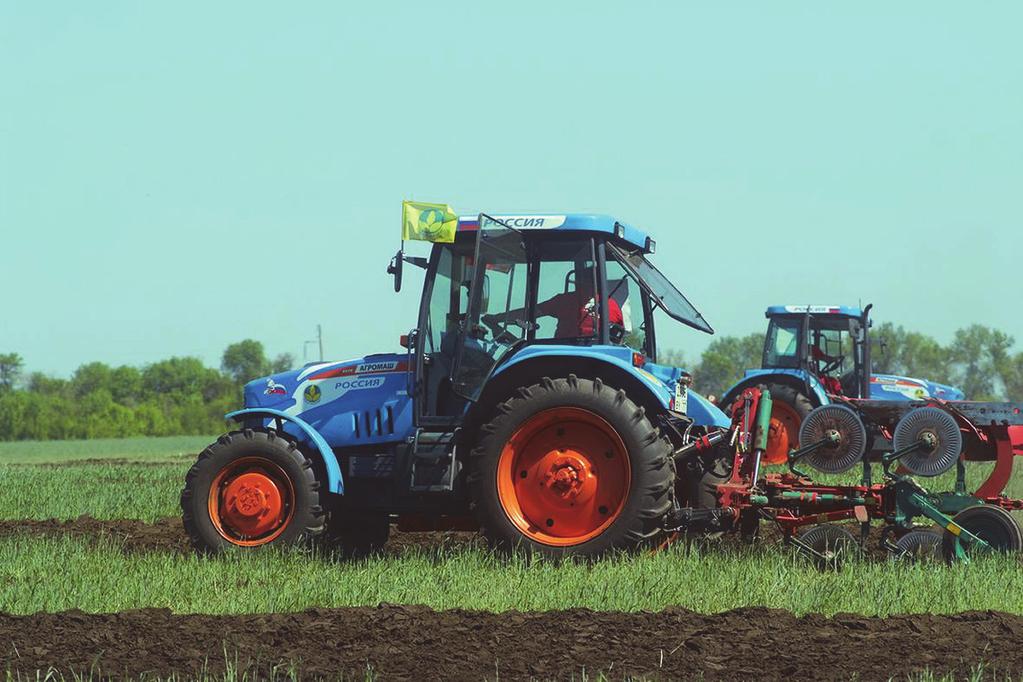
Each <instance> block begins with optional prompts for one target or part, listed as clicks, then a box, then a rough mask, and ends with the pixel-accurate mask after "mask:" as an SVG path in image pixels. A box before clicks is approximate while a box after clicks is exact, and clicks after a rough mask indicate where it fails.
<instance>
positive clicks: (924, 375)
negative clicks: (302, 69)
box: [870, 322, 954, 383]
mask: <svg viewBox="0 0 1023 682" xmlns="http://www.w3.org/2000/svg"><path fill="white" fill-rule="evenodd" d="M871 336H872V338H873V339H874V341H875V343H874V344H873V346H872V348H871V354H870V359H871V368H872V370H873V371H874V372H875V373H877V374H898V375H901V376H908V377H916V378H918V379H928V380H930V381H938V382H941V383H952V381H953V379H954V377H953V371H952V359H951V356H950V354H949V351H948V349H947V348H944V347H942V345H941V344H940V343H938V342H937V341H936V340H934V339H933V338H931V337H930V336H927V335H926V334H921V333H919V332H910V331H906V330H905V329H904V328H903V327H902V326H898V327H896V326H895V325H893V324H892V323H891V322H885V323H884V324H882V325H881V326H880V327H879V328H878V329H877V330H876V331H874V332H873V333H872V334H871Z"/></svg>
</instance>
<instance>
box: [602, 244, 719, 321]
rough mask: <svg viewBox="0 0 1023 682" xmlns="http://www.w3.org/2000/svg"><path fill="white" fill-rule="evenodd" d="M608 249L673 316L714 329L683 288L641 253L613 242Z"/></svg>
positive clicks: (661, 306)
mask: <svg viewBox="0 0 1023 682" xmlns="http://www.w3.org/2000/svg"><path fill="white" fill-rule="evenodd" d="M607 247H608V250H609V252H610V253H611V254H612V255H613V256H614V257H615V258H616V259H618V260H619V261H620V262H621V263H622V264H623V265H624V266H625V267H626V268H627V269H628V270H630V271H632V273H633V275H635V277H636V279H637V280H638V281H639V283H640V285H641V286H642V287H643V288H644V289H646V291H647V293H648V294H649V295H650V298H651V300H653V301H654V303H655V304H656V305H657V306H658V307H660V308H662V309H663V310H664V312H666V313H668V315H670V316H671V317H672V318H674V319H676V320H678V321H679V322H681V323H682V324H687V325H689V326H690V327H692V328H693V329H699V330H700V331H701V332H707V333H708V334H713V333H714V328H713V327H711V326H710V325H709V324H707V320H705V319H703V315H701V314H700V312H699V311H698V310H697V309H696V308H694V307H693V304H692V303H690V302H689V300H688V299H687V298H686V297H685V296H683V295H682V292H681V291H679V290H678V289H676V288H675V285H674V284H672V283H671V280H669V279H668V278H667V277H665V276H664V275H663V274H661V271H660V270H658V269H657V268H655V267H654V266H653V264H652V263H651V262H650V261H648V260H647V259H646V258H645V257H644V256H643V254H642V253H640V252H639V251H633V252H632V253H628V252H626V251H624V250H622V249H620V248H619V247H617V246H615V245H614V244H610V243H609V244H608V245H607Z"/></svg>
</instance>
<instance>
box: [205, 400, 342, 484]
mask: <svg viewBox="0 0 1023 682" xmlns="http://www.w3.org/2000/svg"><path fill="white" fill-rule="evenodd" d="M224 417H225V418H226V419H233V420H234V421H236V422H243V421H245V420H246V418H247V417H262V418H263V419H274V420H276V421H278V422H281V423H280V424H278V426H279V427H283V422H285V421H287V422H290V423H292V424H294V425H295V426H297V427H298V428H299V429H300V430H301V431H302V433H303V434H305V436H306V438H308V439H309V440H310V441H312V443H313V445H315V446H316V449H317V450H319V451H320V459H322V460H323V468H324V469H325V470H326V472H327V481H326V482H327V490H328V491H330V492H332V493H336V494H338V495H344V492H345V482H344V480H343V479H342V478H341V466H340V465H339V464H338V462H337V456H336V455H334V451H333V450H331V448H330V446H329V445H327V441H326V440H324V438H323V436H321V435H320V433H319V432H318V431H317V430H316V429H314V428H313V427H312V426H310V425H309V423H308V422H306V421H304V420H303V419H301V418H299V417H296V416H295V415H291V414H287V413H286V412H281V411H280V410H273V409H270V408H268V407H250V408H247V409H244V410H236V411H235V412H228V413H227V414H226V415H224ZM279 430H282V431H283V428H279Z"/></svg>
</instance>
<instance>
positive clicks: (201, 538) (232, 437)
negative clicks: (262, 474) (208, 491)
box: [180, 428, 326, 554]
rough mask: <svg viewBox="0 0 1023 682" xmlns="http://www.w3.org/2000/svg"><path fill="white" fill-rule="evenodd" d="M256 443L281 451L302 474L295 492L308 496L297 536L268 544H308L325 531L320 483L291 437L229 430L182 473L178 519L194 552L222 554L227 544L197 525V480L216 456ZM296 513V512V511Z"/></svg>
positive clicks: (273, 432) (261, 431)
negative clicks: (246, 443)
mask: <svg viewBox="0 0 1023 682" xmlns="http://www.w3.org/2000/svg"><path fill="white" fill-rule="evenodd" d="M246 441H249V442H256V441H263V443H265V444H266V445H269V446H271V447H273V448H275V449H277V450H283V452H284V453H285V454H286V456H287V457H288V458H290V459H291V460H292V461H293V463H294V464H295V465H297V467H298V469H299V471H301V472H302V474H301V475H302V479H301V480H298V481H293V483H294V485H295V487H296V490H298V489H299V488H300V486H301V488H304V489H305V490H306V491H307V492H308V494H309V499H310V501H311V504H309V505H308V509H307V510H305V512H306V513H305V514H304V516H305V517H306V518H305V520H304V523H303V524H302V527H301V529H300V530H299V532H298V533H297V534H294V535H291V536H289V538H288V541H287V542H282V543H277V541H276V540H275V541H274V542H273V543H270V544H302V543H304V542H308V541H309V540H311V539H312V538H314V537H316V536H318V535H320V534H321V533H322V532H323V530H324V525H325V521H326V513H325V512H324V510H323V503H322V499H321V496H320V483H319V481H317V479H316V474H315V472H314V471H313V463H312V461H311V460H310V459H309V458H308V457H306V456H305V454H304V453H303V452H302V450H301V449H300V448H299V447H298V443H296V442H295V441H294V440H293V439H292V438H291V437H289V436H288V435H287V434H281V433H278V432H277V431H276V430H275V429H266V430H258V431H257V430H254V429H249V428H246V429H240V430H237V431H231V432H230V433H226V434H224V435H222V436H220V437H219V438H217V440H216V441H215V442H213V443H211V444H210V445H208V446H206V448H205V449H204V450H203V451H202V452H201V453H200V454H199V457H198V458H197V459H196V461H195V463H194V464H193V465H192V466H191V467H190V468H189V470H188V473H187V474H185V485H184V487H183V488H182V490H181V498H180V501H181V520H182V524H183V525H184V528H185V533H186V534H187V535H188V538H189V541H190V542H191V544H192V547H194V548H195V549H196V551H198V552H201V553H206V554H211V553H217V552H219V551H222V550H223V549H225V547H226V544H227V543H226V541H224V540H223V539H222V538H219V537H212V536H210V534H209V532H208V531H207V530H206V529H204V527H203V525H202V524H201V523H200V519H199V518H198V517H197V515H196V513H195V510H194V502H195V498H196V493H197V490H196V488H197V486H198V485H199V482H200V481H199V479H200V477H201V476H202V474H203V473H205V472H206V470H207V469H208V468H210V467H211V466H214V465H213V460H215V459H216V458H218V457H221V456H224V452H225V451H230V450H231V449H234V448H237V447H238V446H239V445H240V444H243V443H245V442H246ZM204 497H205V494H200V495H199V499H203V498H204ZM296 513H298V512H297V510H296Z"/></svg>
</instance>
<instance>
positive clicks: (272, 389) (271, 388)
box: [263, 379, 288, 395]
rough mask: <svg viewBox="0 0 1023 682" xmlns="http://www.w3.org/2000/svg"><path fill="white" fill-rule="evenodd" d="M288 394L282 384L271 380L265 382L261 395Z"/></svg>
mask: <svg viewBox="0 0 1023 682" xmlns="http://www.w3.org/2000/svg"><path fill="white" fill-rule="evenodd" d="M287 392H288V389H287V388H286V387H285V386H284V384H278V383H276V382H275V381H274V380H273V379H267V380H266V390H265V391H263V395H284V394H286V393H287Z"/></svg>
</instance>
